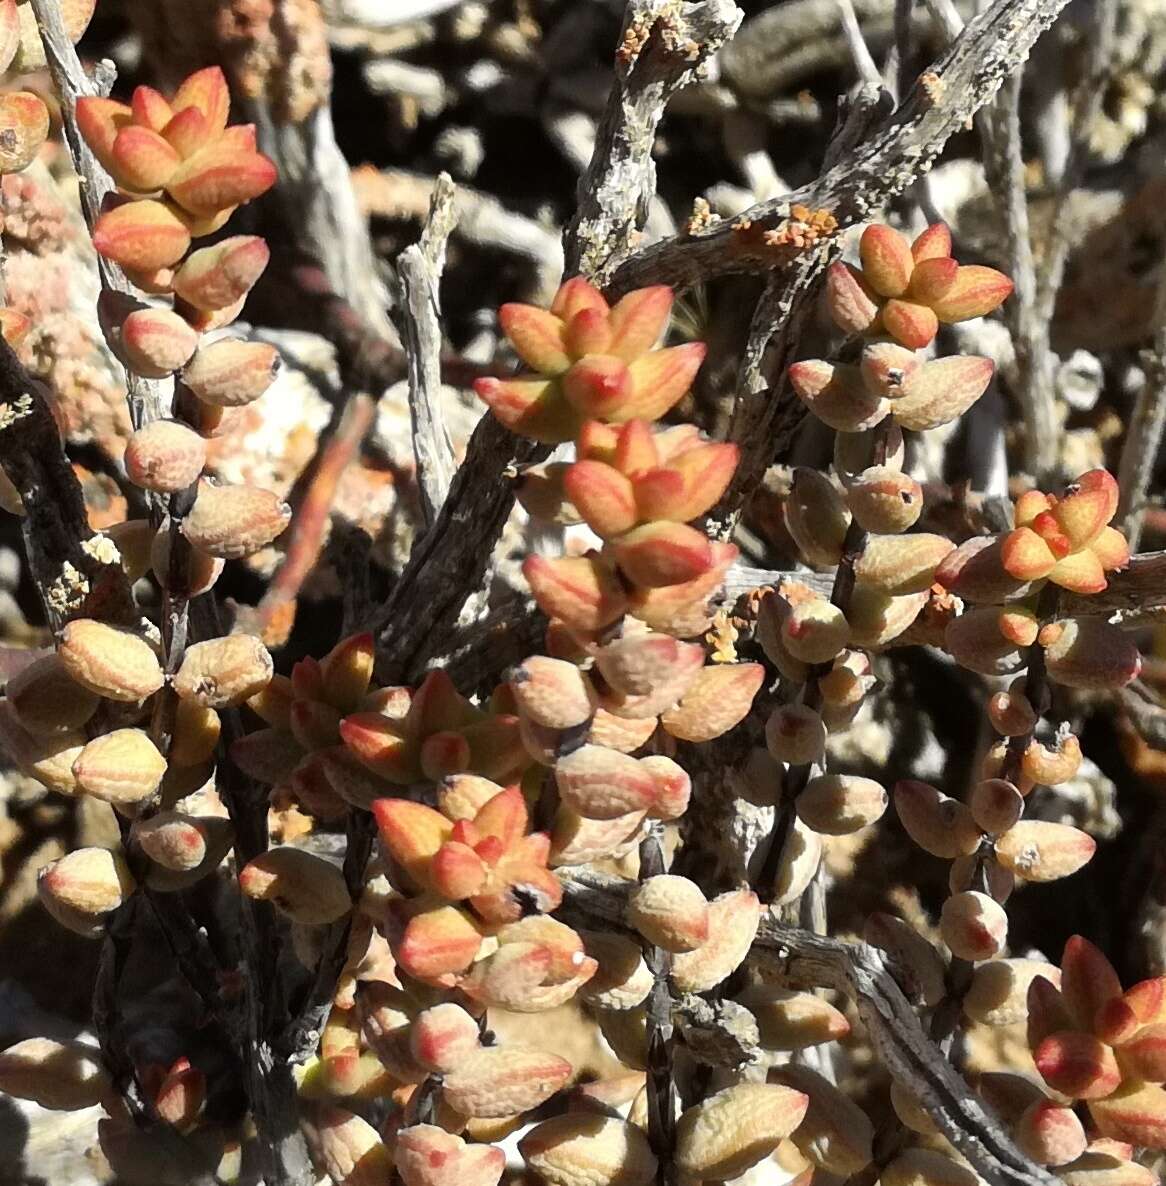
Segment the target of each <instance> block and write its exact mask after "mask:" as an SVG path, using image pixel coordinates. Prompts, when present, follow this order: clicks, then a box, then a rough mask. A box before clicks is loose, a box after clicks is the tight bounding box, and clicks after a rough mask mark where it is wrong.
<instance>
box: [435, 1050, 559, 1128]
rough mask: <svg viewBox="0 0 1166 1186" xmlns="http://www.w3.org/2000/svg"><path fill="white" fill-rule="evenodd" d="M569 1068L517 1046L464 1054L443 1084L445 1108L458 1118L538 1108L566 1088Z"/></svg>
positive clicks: (504, 1113)
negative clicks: (561, 1088)
mask: <svg viewBox="0 0 1166 1186" xmlns="http://www.w3.org/2000/svg"><path fill="white" fill-rule="evenodd" d="M570 1075H571V1064H570V1063H569V1062H568V1061H567V1060H566V1059H565V1058H560V1057H559V1056H558V1055H556V1054H546V1053H544V1052H543V1051H541V1050H532V1049H530V1048H528V1047H525V1046H520V1045H518V1044H516V1043H512V1042H508V1043H506V1044H505V1045H502V1046H482V1047H479V1048H478V1049H477V1050H474V1051H472V1052H470V1053H468V1054H465V1055H464V1056H463V1057H462V1058H460V1059H459V1060H458V1062H457V1065H456V1066H455V1067H454V1068H453V1070H451V1071H449V1072H447V1073H446V1074H445V1076H444V1078H443V1080H442V1095H443V1097H444V1098H445V1100H446V1102H447V1103H448V1104H450V1106H451V1107H453V1108H454V1109H455V1110H456V1111H458V1112H460V1113H461V1114H462V1115H463V1116H485V1117H498V1116H513V1115H516V1114H518V1113H521V1112H526V1111H529V1110H530V1109H531V1108H537V1107H538V1105H539V1104H541V1103H543V1102H544V1101H545V1100H547V1099H549V1098H550V1097H551V1096H552V1095H554V1093H555V1092H556V1091H558V1090H559V1088H560V1087H562V1086H563V1084H564V1083H566V1081H567V1079H568V1078H569V1077H570Z"/></svg>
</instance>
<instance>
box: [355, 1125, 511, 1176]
mask: <svg viewBox="0 0 1166 1186" xmlns="http://www.w3.org/2000/svg"><path fill="white" fill-rule="evenodd" d="M394 1158H395V1164H396V1167H397V1173H398V1174H400V1176H401V1182H402V1183H403V1186H497V1183H498V1180H499V1179H500V1178H501V1177H502V1171H503V1170H504V1169H505V1168H506V1154H505V1153H503V1152H502V1150H501V1149H499V1148H498V1147H497V1146H495V1145H483V1144H478V1143H476V1142H475V1143H473V1144H470V1143H468V1142H466V1141H464V1140H463V1139H462V1138H461V1137H459V1136H455V1135H454V1134H453V1133H449V1132H446V1131H445V1129H444V1128H440V1127H438V1126H437V1125H433V1124H414V1125H411V1126H410V1127H408V1128H403V1129H401V1131H400V1132H399V1133H398V1134H397V1140H396V1144H395V1154H394ZM364 1180H367V1181H369V1183H370V1186H371V1183H372V1181H373V1180H372V1179H362V1181H364ZM386 1180H387V1179H386ZM352 1186H357V1183H355V1182H353V1183H352Z"/></svg>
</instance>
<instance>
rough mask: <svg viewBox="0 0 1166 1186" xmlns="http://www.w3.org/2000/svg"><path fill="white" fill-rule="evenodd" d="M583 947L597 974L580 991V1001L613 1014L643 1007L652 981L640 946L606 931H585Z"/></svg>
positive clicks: (624, 936)
mask: <svg viewBox="0 0 1166 1186" xmlns="http://www.w3.org/2000/svg"><path fill="white" fill-rule="evenodd" d="M583 943H584V946H585V947H586V950H587V954H588V955H589V956H590V957H591V958H592V959H594V960H595V961H596V963H597V964H598V970H597V971H596V973H595V975H594V976H592V978H591V979H590V980H589V981H588V982H587V983H586V984H585V985H584V986H583V987H582V988H581V989H580V990H579V998H580V1000H582V1001H584V1002H586V1003H587V1004H589V1005H594V1006H595V1007H596V1008H599V1009H605V1010H613V1011H616V1012H618V1011H621V1010H624V1009H634V1008H635V1007H636V1006H637V1005H640V1004H642V1003H643V1002H644V1000H645V999H646V998H647V996H648V993H649V992H651V990H652V984H653V982H654V979H653V976H652V973H651V972H650V971H649V970H648V965H647V964H646V963H645V962H644V953H643V950H642V949H641V947H640V945H639V944H638V943H636V942H633V941H632V940H631V939H629V938H628V937H627V936H626V935H621V934H615V933H608V932H606V931H584V932H583Z"/></svg>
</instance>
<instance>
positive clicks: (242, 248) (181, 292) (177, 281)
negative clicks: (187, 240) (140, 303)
mask: <svg viewBox="0 0 1166 1186" xmlns="http://www.w3.org/2000/svg"><path fill="white" fill-rule="evenodd" d="M270 258H271V252H270V250H269V249H268V246H267V244H266V243H265V242H264V241H263V240H262V239H260V238H258V237H257V236H255V235H235V236H233V237H232V238H229V239H221V240H220V241H219V242H218V243H216V244H214V246H213V247H201V248H199V249H198V250H197V251H194V252H192V253H191V254H190V255H189V256H188V257H187V259H186V261H185V262H184V263H183V265H182V267H180V268H179V269H178V271H177V272H175V273H174V291H175V293H176V294H177V295H178V296H180V297H181V298H182V299H183V300H184V301H186V303H187V304H188V305H193V306H194V307H195V308H196V309H202V310H214V309H226V308H228V307H229V306H231V305H233V304H234V303H235V302H236V301H237V300H239V299H240V297H244V296H246V295H247V293H248V292H250V291H251V287H252V285H253V284H254V283H255V281H256V280H258V279H259V277H260V276H261V275H262V274H263V270H264V269H265V268H266V267H267V261H268V260H269V259H270ZM167 262H168V263H172V262H173V261H172V260H168V261H167Z"/></svg>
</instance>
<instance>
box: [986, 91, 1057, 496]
mask: <svg viewBox="0 0 1166 1186" xmlns="http://www.w3.org/2000/svg"><path fill="white" fill-rule="evenodd" d="M1021 74H1022V72H1021V71H1020V70H1017V71H1016V73H1015V74H1013V75H1012V76H1011V77H1010V78H1009V79H1008V81H1007V82H1006V83H1005V84H1004V86H1003V87H1002V88H1001V90H1000V94H999V95H998V96H997V97H996V101H995V103H994V104H993V105H992V108H991V109H990V110H989V111H988V112H986V113H985V116H984V119H983V122H982V124H981V131H982V133H983V144H984V171H985V174H986V176H987V179H988V186H989V189H990V190H991V191H992V192H993V193H995V194H996V195H997V200H998V202H999V204H1000V208H1001V213H1002V214H1003V217H1004V226H1005V230H1006V233H1007V239H1008V255H1009V270H1008V274H1009V275H1010V276H1011V277H1012V282H1013V284H1014V286H1015V288H1014V291H1013V296H1012V300H1010V301H1008V302H1007V304H1006V305H1005V307H1004V314H1005V317H1006V318H1007V320H1008V327H1009V329H1010V330H1011V332H1012V343H1013V347H1014V349H1015V351H1016V378H1017V382H1016V395H1017V399H1018V402H1019V404H1020V410H1021V417H1022V421H1023V424H1024V468H1025V469H1026V470H1027V471H1028V472H1029V473H1030V474H1032V475H1033V476H1034V477H1036V478H1037V479H1038V480H1040V479H1044V478H1046V477H1048V476H1049V475H1050V474H1051V473H1052V471H1053V470H1054V469H1055V467H1056V460H1057V452H1058V441H1059V434H1058V433H1057V408H1056V391H1055V388H1054V381H1053V372H1054V367H1055V359H1054V357H1053V353H1052V349H1051V347H1050V345H1049V333H1048V326H1047V325H1046V324H1045V323H1043V322H1042V320H1041V314H1040V311H1039V309H1038V298H1037V274H1036V264H1035V262H1034V259H1033V252H1032V239H1031V237H1030V234H1029V220H1028V198H1027V196H1026V194H1025V181H1024V158H1023V156H1022V155H1021V139H1020V90H1021Z"/></svg>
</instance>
